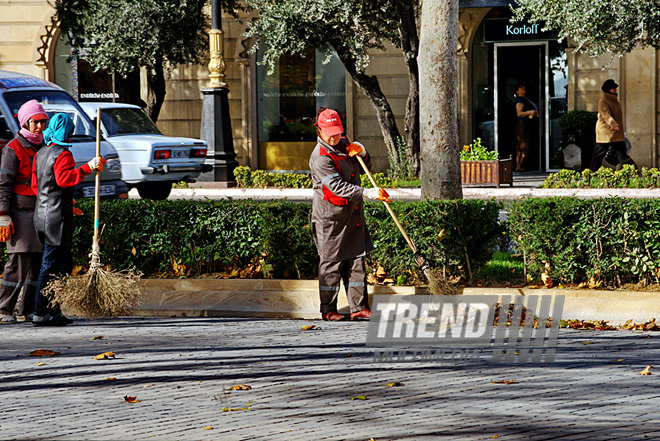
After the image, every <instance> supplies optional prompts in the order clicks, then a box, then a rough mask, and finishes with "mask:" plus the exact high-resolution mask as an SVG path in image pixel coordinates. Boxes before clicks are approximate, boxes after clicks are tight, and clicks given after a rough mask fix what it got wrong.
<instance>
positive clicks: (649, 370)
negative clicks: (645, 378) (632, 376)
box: [638, 365, 653, 375]
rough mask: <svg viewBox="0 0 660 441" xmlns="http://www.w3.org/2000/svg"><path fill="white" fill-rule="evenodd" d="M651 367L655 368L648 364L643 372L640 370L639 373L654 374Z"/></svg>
mask: <svg viewBox="0 0 660 441" xmlns="http://www.w3.org/2000/svg"><path fill="white" fill-rule="evenodd" d="M651 369H653V366H651V365H648V366H646V367H645V368H644V370H643V371H642V372H639V373H638V375H652V374H651Z"/></svg>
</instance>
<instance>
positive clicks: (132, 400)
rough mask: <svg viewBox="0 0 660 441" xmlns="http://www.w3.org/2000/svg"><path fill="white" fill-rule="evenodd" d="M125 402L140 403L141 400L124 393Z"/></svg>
mask: <svg viewBox="0 0 660 441" xmlns="http://www.w3.org/2000/svg"><path fill="white" fill-rule="evenodd" d="M124 402H126V403H140V400H138V399H137V397H129V396H128V395H124Z"/></svg>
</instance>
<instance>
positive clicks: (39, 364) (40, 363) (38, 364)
mask: <svg viewBox="0 0 660 441" xmlns="http://www.w3.org/2000/svg"><path fill="white" fill-rule="evenodd" d="M45 364H46V363H44V362H43V361H42V362H39V363H37V366H43V365H45Z"/></svg>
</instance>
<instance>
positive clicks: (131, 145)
mask: <svg viewBox="0 0 660 441" xmlns="http://www.w3.org/2000/svg"><path fill="white" fill-rule="evenodd" d="M80 106H81V107H82V108H83V110H84V111H85V112H86V113H87V115H89V117H90V118H91V119H92V121H96V115H97V109H98V108H100V109H101V127H102V131H103V136H104V138H105V139H106V140H108V141H109V142H110V143H111V144H112V145H113V147H114V148H115V150H117V153H118V154H119V159H120V161H121V174H122V180H123V181H124V182H125V183H126V184H128V186H129V187H135V188H137V190H138V193H139V194H140V197H142V198H146V199H167V197H168V196H169V195H170V191H171V190H172V184H174V183H176V182H181V181H184V182H195V180H197V177H198V176H199V175H200V174H201V173H203V172H206V171H210V170H211V166H210V165H208V164H204V161H205V160H206V151H207V150H208V146H207V144H206V142H204V141H202V140H200V139H192V138H177V137H171V136H165V135H163V134H162V133H160V131H159V130H158V128H157V127H156V125H155V124H154V123H153V122H152V121H151V119H150V118H149V116H148V115H147V114H146V113H145V112H144V111H143V110H142V109H141V108H140V107H138V106H135V105H132V104H124V103H100V102H99V103H96V102H81V103H80Z"/></svg>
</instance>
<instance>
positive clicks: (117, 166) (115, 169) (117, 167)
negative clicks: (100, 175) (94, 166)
mask: <svg viewBox="0 0 660 441" xmlns="http://www.w3.org/2000/svg"><path fill="white" fill-rule="evenodd" d="M105 168H106V170H108V171H109V172H110V173H121V162H119V159H116V158H115V159H108V163H107V164H106V165H105Z"/></svg>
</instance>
